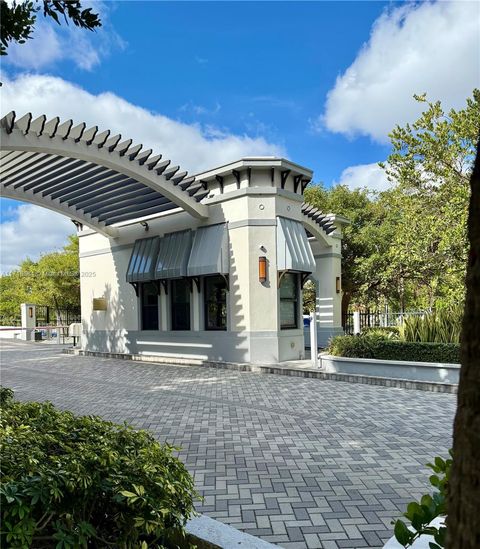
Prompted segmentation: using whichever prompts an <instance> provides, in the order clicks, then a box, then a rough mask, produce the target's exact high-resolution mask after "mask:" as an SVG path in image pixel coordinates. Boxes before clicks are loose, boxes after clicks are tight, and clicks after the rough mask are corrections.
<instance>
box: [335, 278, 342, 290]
mask: <svg viewBox="0 0 480 549" xmlns="http://www.w3.org/2000/svg"><path fill="white" fill-rule="evenodd" d="M335 289H336V290H337V294H339V293H340V290H341V289H342V288H341V285H340V277H339V276H337V278H336V279H335Z"/></svg>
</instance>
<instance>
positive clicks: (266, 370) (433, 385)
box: [62, 348, 458, 394]
mask: <svg viewBox="0 0 480 549" xmlns="http://www.w3.org/2000/svg"><path fill="white" fill-rule="evenodd" d="M62 352H63V353H64V354H69V355H79V356H96V357H100V358H116V359H119V360H132V361H135V362H150V363H154V364H167V365H170V366H203V367H208V368H217V369H223V370H234V371H237V372H252V373H258V374H276V375H283V376H289V377H302V378H310V379H321V380H331V381H345V382H348V383H362V384H364V385H378V386H381V387H394V388H397V389H414V390H417V391H430V392H434V393H450V394H456V393H457V390H458V386H457V385H454V384H451V383H440V382H431V381H412V380H407V379H397V378H386V377H375V376H366V375H359V374H340V373H329V372H324V371H321V370H314V369H311V368H289V367H288V366H279V365H272V364H265V365H262V364H244V363H234V362H210V361H202V360H191V359H172V358H170V357H168V358H167V357H158V356H152V355H133V354H127V353H107V352H100V351H84V350H81V349H73V348H70V349H64V350H63V351H62Z"/></svg>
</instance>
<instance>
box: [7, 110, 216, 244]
mask: <svg viewBox="0 0 480 549" xmlns="http://www.w3.org/2000/svg"><path fill="white" fill-rule="evenodd" d="M0 152H1V155H0V178H1V186H0V187H1V188H0V190H1V192H2V196H4V197H5V198H13V199H17V200H23V201H25V202H31V203H33V204H37V205H40V206H44V207H46V208H49V209H51V210H54V211H57V212H59V213H63V214H65V215H67V216H68V217H70V218H72V219H74V220H76V221H78V222H80V223H82V224H85V225H87V226H89V227H91V228H93V229H94V230H96V231H98V232H100V233H101V234H104V235H107V236H115V235H116V232H117V229H116V228H113V227H111V226H112V225H115V224H119V223H124V222H131V221H134V220H137V219H141V218H144V217H146V216H153V217H155V216H156V215H160V214H161V213H164V212H169V211H170V210H180V209H181V210H184V211H186V212H188V213H190V214H191V215H192V216H194V217H196V218H200V219H205V218H207V217H208V207H207V206H205V205H204V204H202V203H201V201H202V200H203V198H204V194H203V190H202V189H201V186H200V185H198V184H197V185H195V184H194V182H195V178H193V180H192V178H191V177H187V172H185V171H181V172H180V171H179V168H178V166H175V167H173V168H169V169H168V170H165V168H166V166H168V165H169V164H170V161H169V160H166V159H164V158H163V159H162V155H157V156H151V152H152V151H151V149H148V150H147V151H145V152H142V145H140V144H134V143H133V142H132V140H131V139H126V140H122V138H121V136H120V135H115V136H112V137H110V131H109V130H105V131H100V130H99V129H98V127H97V126H93V127H91V128H88V129H87V126H86V124H84V123H82V124H78V125H74V124H73V122H72V121H71V120H68V121H66V122H63V123H61V121H60V119H59V118H58V117H55V118H52V119H51V120H47V118H46V116H45V115H42V116H40V117H38V118H37V119H35V120H33V117H32V115H31V114H30V113H28V114H26V115H24V116H22V117H17V116H16V114H15V112H13V111H12V112H10V113H9V114H7V115H6V116H4V117H3V118H2V119H1V120H0ZM147 159H148V160H147ZM160 160H161V162H160ZM184 180H188V186H182V182H183V181H184ZM112 191H113V193H112ZM145 191H148V192H147V193H146V192H145ZM115 195H116V196H117V199H116V200H115V199H114V197H115ZM112 198H113V200H112ZM92 205H93V207H92Z"/></svg>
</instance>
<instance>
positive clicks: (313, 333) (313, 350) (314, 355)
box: [310, 313, 318, 368]
mask: <svg viewBox="0 0 480 549" xmlns="http://www.w3.org/2000/svg"><path fill="white" fill-rule="evenodd" d="M310 354H311V361H312V367H313V368H318V345H317V319H316V317H315V313H311V314H310Z"/></svg>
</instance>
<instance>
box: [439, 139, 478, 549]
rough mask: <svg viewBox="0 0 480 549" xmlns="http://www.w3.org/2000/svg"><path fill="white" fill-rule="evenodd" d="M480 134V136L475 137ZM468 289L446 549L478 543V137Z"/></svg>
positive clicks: (473, 548) (467, 547)
mask: <svg viewBox="0 0 480 549" xmlns="http://www.w3.org/2000/svg"><path fill="white" fill-rule="evenodd" d="M477 137H478V136H477ZM470 190H471V196H470V207H469V214H468V238H469V242H470V253H469V259H468V265H467V277H466V281H467V293H466V298H465V314H464V318H463V332H462V343H461V350H460V360H461V363H462V367H461V370H460V383H459V385H458V407H457V413H456V416H455V424H454V432H453V465H452V471H451V476H450V486H449V502H448V517H447V547H448V548H451V549H477V548H478V547H480V520H479V519H478V513H479V509H480V141H479V142H478V145H477V157H476V162H475V168H474V170H473V172H472V175H471V178H470Z"/></svg>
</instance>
